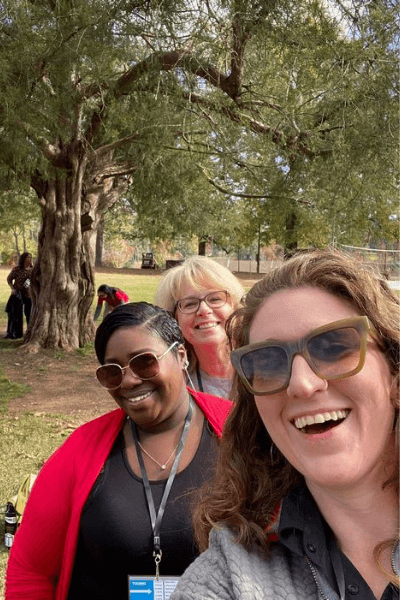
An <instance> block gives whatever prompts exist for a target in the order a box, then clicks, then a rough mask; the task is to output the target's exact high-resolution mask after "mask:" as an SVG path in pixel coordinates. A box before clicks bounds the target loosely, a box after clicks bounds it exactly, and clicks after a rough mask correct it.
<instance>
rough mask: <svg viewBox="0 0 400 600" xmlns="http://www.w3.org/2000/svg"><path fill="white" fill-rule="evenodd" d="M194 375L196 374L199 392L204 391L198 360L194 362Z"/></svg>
mask: <svg viewBox="0 0 400 600" xmlns="http://www.w3.org/2000/svg"><path fill="white" fill-rule="evenodd" d="M196 375H197V383H198V386H199V391H200V392H204V389H203V381H202V379H201V373H200V367H199V363H198V362H197V363H196Z"/></svg>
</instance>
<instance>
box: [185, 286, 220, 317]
mask: <svg viewBox="0 0 400 600" xmlns="http://www.w3.org/2000/svg"><path fill="white" fill-rule="evenodd" d="M228 298H229V294H228V292H226V291H225V290H222V291H218V292H210V293H209V294H206V295H205V296H203V297H202V298H195V297H188V298H182V299H181V300H178V302H176V304H175V307H174V312H175V311H176V309H177V308H179V310H180V311H181V312H183V313H185V314H190V313H194V312H197V311H198V309H199V306H200V304H201V302H203V301H204V302H205V303H206V304H207V306H209V307H210V308H221V306H225V304H226V303H227V302H228Z"/></svg>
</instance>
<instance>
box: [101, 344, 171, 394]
mask: <svg viewBox="0 0 400 600" xmlns="http://www.w3.org/2000/svg"><path fill="white" fill-rule="evenodd" d="M178 344H179V342H174V343H173V344H171V346H169V348H167V349H166V350H165V352H163V353H162V354H160V356H156V354H154V353H153V352H142V353H141V354H137V355H136V356H133V357H132V358H131V359H130V361H129V363H128V364H127V366H126V367H121V366H120V365H118V364H114V363H109V364H106V365H101V366H100V367H98V368H97V369H96V377H97V379H98V381H99V383H100V384H101V385H102V386H103V387H105V388H106V389H107V390H116V389H117V388H119V387H120V385H121V384H122V380H123V378H124V375H125V372H126V370H127V369H130V370H131V371H132V373H133V374H134V375H135V376H136V377H138V378H139V379H143V380H144V381H146V380H148V379H153V377H156V376H157V375H158V373H159V372H160V365H159V361H160V360H161V359H162V358H163V357H164V356H165V355H166V354H168V352H170V351H171V350H172V348H174V347H175V346H177V345H178Z"/></svg>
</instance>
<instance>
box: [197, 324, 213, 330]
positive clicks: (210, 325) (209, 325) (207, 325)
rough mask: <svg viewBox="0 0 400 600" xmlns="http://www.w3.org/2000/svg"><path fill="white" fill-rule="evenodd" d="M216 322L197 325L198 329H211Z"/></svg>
mask: <svg viewBox="0 0 400 600" xmlns="http://www.w3.org/2000/svg"><path fill="white" fill-rule="evenodd" d="M217 325H218V323H204V324H203V325H198V326H197V327H198V329H211V328H212V327H216V326H217Z"/></svg>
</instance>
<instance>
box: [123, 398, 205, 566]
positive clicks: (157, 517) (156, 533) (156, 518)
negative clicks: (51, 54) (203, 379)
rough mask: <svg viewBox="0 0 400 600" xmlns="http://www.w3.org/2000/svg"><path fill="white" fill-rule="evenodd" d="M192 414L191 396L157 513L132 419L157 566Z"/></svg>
mask: <svg viewBox="0 0 400 600" xmlns="http://www.w3.org/2000/svg"><path fill="white" fill-rule="evenodd" d="M192 416H193V400H192V398H190V399H189V409H188V412H187V414H186V417H185V424H184V426H183V431H182V436H181V439H180V442H179V445H178V448H177V452H176V456H175V460H174V464H173V465H172V469H171V471H170V474H169V476H168V479H167V483H166V485H165V489H164V493H163V495H162V498H161V503H160V507H159V509H158V514H156V509H155V506H154V499H153V494H152V492H151V487H150V483H149V478H148V477H147V472H146V467H145V465H144V461H143V455H142V451H141V449H140V446H139V440H138V435H137V429H136V423H134V422H133V421H132V420H131V428H132V435H133V439H134V440H135V445H136V452H137V456H138V460H139V465H140V470H141V473H142V479H143V487H144V490H145V492H146V499H147V505H148V507H149V513H150V520H151V528H152V530H153V556H154V558H155V562H156V566H158V564H159V562H160V560H161V555H162V552H161V541H160V529H161V522H162V519H163V516H164V512H165V508H166V506H167V500H168V496H169V493H170V491H171V488H172V484H173V482H174V479H175V475H176V472H177V470H178V466H179V461H180V458H181V456H182V452H183V448H184V447H185V442H186V438H187V435H188V432H189V427H190V422H191V420H192Z"/></svg>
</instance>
